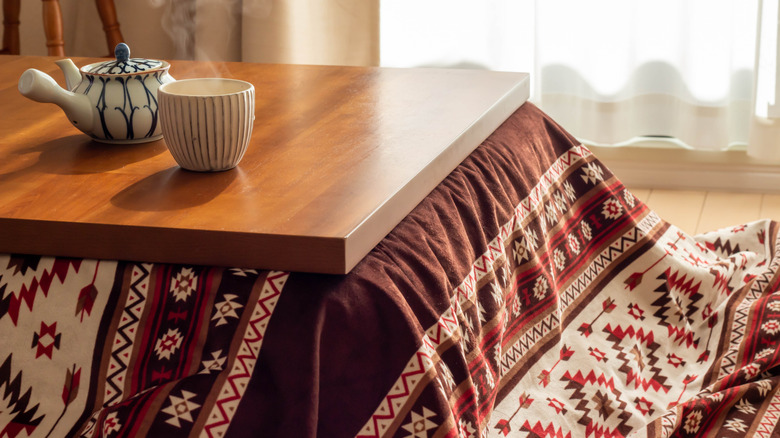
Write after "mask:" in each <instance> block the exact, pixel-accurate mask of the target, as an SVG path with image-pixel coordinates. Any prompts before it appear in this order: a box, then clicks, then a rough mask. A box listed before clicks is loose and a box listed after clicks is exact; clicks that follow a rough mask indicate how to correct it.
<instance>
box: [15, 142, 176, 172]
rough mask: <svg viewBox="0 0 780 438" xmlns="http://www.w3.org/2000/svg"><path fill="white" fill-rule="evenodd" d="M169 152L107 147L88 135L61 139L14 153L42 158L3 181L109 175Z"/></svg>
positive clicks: (143, 146) (154, 147)
mask: <svg viewBox="0 0 780 438" xmlns="http://www.w3.org/2000/svg"><path fill="white" fill-rule="evenodd" d="M73 137H78V140H77V141H74V139H73ZM166 152H167V148H166V146H165V143H164V142H163V141H153V142H147V143H138V144H104V143H98V142H96V141H93V140H91V139H89V137H86V136H84V135H77V136H67V137H60V138H56V139H53V140H51V141H47V142H45V143H41V144H39V145H36V146H32V147H29V148H25V149H18V150H14V151H13V152H12V153H13V154H17V155H24V154H38V159H37V160H34V161H33V160H29V163H30V164H28V165H26V166H25V167H21V168H18V169H13V170H10V171H5V172H3V173H0V181H3V180H10V179H14V178H17V177H19V176H23V175H26V174H30V173H50V174H60V175H84V174H93V173H102V172H109V171H112V170H116V169H120V168H122V167H125V166H128V165H130V164H133V163H137V162H139V161H144V160H146V159H149V158H151V157H154V156H156V155H159V154H162V153H166ZM19 162H25V163H26V162H27V161H25V160H19Z"/></svg>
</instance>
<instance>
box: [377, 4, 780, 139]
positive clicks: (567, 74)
mask: <svg viewBox="0 0 780 438" xmlns="http://www.w3.org/2000/svg"><path fill="white" fill-rule="evenodd" d="M775 1H776V0H775ZM759 8H760V5H759V1H758V0H653V1H649V0H592V1H581V0H536V1H534V0H490V1H485V0H458V1H452V0H426V1H419V0H418V1H414V0H393V1H387V2H382V3H381V10H380V20H381V24H380V29H381V39H380V42H381V49H380V52H381V64H382V65H387V66H399V67H401V66H403V67H411V66H425V65H435V66H472V67H482V68H489V69H497V70H511V71H528V72H531V73H532V83H533V85H532V87H533V90H532V101H533V102H535V103H537V104H538V105H540V106H541V107H542V109H544V110H545V111H546V112H547V113H549V114H550V115H551V116H552V117H553V118H554V119H555V120H556V121H558V122H559V123H561V124H562V125H563V126H564V128H566V129H567V130H569V131H570V132H571V133H572V134H574V135H576V136H578V137H579V138H580V139H582V140H583V141H586V142H590V143H594V144H625V143H631V142H633V141H636V140H637V139H638V138H640V137H642V136H665V137H671V138H673V139H675V140H676V141H677V142H678V143H680V144H683V145H684V146H686V147H692V148H697V149H710V150H722V149H727V148H729V147H733V146H735V145H745V144H746V143H747V141H748V138H749V136H750V134H749V127H750V126H751V121H752V124H753V125H756V120H757V119H756V118H755V117H754V116H753V113H754V111H753V109H754V104H753V101H754V83H755V80H754V77H755V72H756V67H755V66H756V53H757V45H756V42H757V33H758V30H757V23H758V16H759V13H758V11H759ZM777 18H778V15H777V13H776V11H775V13H774V16H773V19H774V22H775V23H776V22H777ZM770 21H772V20H770ZM775 29H776V27H775ZM765 33H767V32H765ZM772 38H776V34H775V35H772ZM775 41H776V40H775ZM776 49H777V46H776V44H775V45H773V46H772V50H776ZM773 59H776V56H775V57H774V58H773ZM772 79H774V76H772ZM759 91H760V90H759ZM772 92H774V88H772ZM770 121H771V120H770ZM764 125H765V126H766V125H767V123H764ZM772 126H773V127H774V125H772ZM766 129H769V128H765V130H766ZM776 130H777V131H778V132H780V124H778V125H777V127H776ZM767 132H768V131H767ZM765 137H767V138H764V139H760V140H762V142H763V143H764V144H766V143H767V140H771V139H772V136H771V135H767V136H765ZM777 138H780V137H777ZM775 142H776V141H775ZM770 143H771V141H770ZM778 149H780V146H778Z"/></svg>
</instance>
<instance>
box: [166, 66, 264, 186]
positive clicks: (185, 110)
mask: <svg viewBox="0 0 780 438" xmlns="http://www.w3.org/2000/svg"><path fill="white" fill-rule="evenodd" d="M157 97H158V100H159V118H160V125H161V127H162V132H163V138H164V139H165V144H166V145H167V146H168V150H169V151H170V152H171V155H173V158H174V160H176V162H177V163H178V164H179V166H181V167H182V168H184V169H188V170H194V171H199V172H216V171H221V170H228V169H232V168H234V167H236V165H238V163H239V161H241V158H243V156H244V153H245V152H246V149H247V146H248V145H249V139H250V138H251V136H252V126H253V124H254V120H255V87H254V86H253V85H252V84H250V83H249V82H245V81H239V80H237V79H223V78H202V79H183V80H179V81H174V82H169V83H167V84H163V85H161V86H160V88H159V89H158V90H157Z"/></svg>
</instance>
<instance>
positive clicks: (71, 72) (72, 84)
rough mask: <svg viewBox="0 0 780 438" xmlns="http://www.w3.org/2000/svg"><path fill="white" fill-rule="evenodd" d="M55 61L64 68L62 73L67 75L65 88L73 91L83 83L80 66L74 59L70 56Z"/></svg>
mask: <svg viewBox="0 0 780 438" xmlns="http://www.w3.org/2000/svg"><path fill="white" fill-rule="evenodd" d="M54 63H55V64H57V67H59V68H60V70H62V73H63V74H64V75H65V89H66V90H68V91H73V89H74V88H76V86H77V85H78V84H80V83H81V73H80V72H79V68H78V67H76V64H74V63H73V61H71V60H70V59H69V58H66V59H60V60H57V61H54Z"/></svg>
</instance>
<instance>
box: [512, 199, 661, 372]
mask: <svg viewBox="0 0 780 438" xmlns="http://www.w3.org/2000/svg"><path fill="white" fill-rule="evenodd" d="M659 221H660V218H659V217H658V216H657V215H655V214H654V213H653V214H650V215H648V216H646V217H645V218H644V219H643V220H642V221H641V222H640V224H638V225H637V226H636V227H634V228H632V229H630V230H628V231H627V232H626V233H625V234H624V235H622V236H620V238H619V239H616V240H614V241H613V242H612V243H610V244H609V246H607V247H606V248H604V250H603V251H602V252H601V253H600V254H599V255H598V256H597V257H595V258H594V259H593V261H592V262H591V263H590V264H589V265H588V267H587V268H586V269H585V270H584V271H583V272H582V274H580V275H579V276H578V277H577V279H576V280H574V281H573V282H572V283H571V285H570V286H569V287H568V288H566V290H565V291H563V292H562V293H561V294H560V295H561V300H560V308H559V309H557V310H556V311H555V312H551V313H550V314H548V315H547V316H546V317H544V318H542V319H541V320H540V321H539V322H537V323H536V324H535V325H534V326H532V327H531V328H529V329H528V330H527V331H526V332H525V334H523V335H522V336H520V338H519V339H518V340H517V342H515V343H514V344H513V345H512V346H511V347H509V348H507V350H506V352H505V353H504V354H503V355H502V358H501V375H504V374H506V372H507V371H509V370H510V369H512V367H514V366H515V365H516V364H517V361H518V360H520V358H521V357H522V356H523V355H524V354H525V353H526V352H527V351H528V350H529V349H530V348H531V346H532V345H533V344H535V343H536V341H538V340H539V339H541V338H542V337H544V336H545V335H546V334H547V333H549V332H550V330H552V329H554V328H556V327H558V325H559V324H560V317H559V315H558V314H559V313H560V312H562V311H564V310H566V308H568V306H569V305H570V304H571V303H572V302H573V301H574V300H575V299H577V297H579V296H580V294H582V292H583V291H584V290H585V289H586V288H587V286H588V285H589V284H591V282H592V281H593V279H594V278H596V277H598V276H599V274H601V273H602V272H603V271H604V270H605V269H606V268H607V266H609V265H610V264H611V263H612V262H613V261H614V260H615V259H617V258H618V257H620V256H621V255H622V254H624V253H625V252H626V251H627V250H629V249H630V248H631V247H632V246H634V245H635V244H636V243H637V242H639V241H640V240H641V239H642V238H643V237H644V236H645V233H644V232H643V231H642V229H644V228H645V227H646V226H648V225H649V224H655V223H658V222H659ZM644 222H646V223H644Z"/></svg>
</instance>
